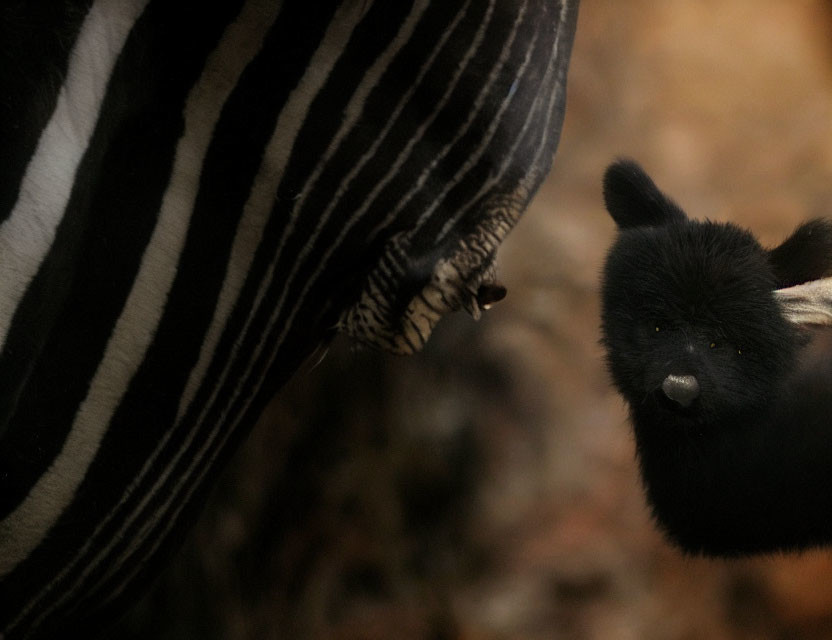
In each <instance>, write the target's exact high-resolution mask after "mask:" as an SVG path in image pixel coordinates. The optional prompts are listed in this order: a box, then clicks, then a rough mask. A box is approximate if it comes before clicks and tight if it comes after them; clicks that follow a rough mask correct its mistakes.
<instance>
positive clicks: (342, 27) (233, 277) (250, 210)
mask: <svg viewBox="0 0 832 640" xmlns="http://www.w3.org/2000/svg"><path fill="white" fill-rule="evenodd" d="M258 3H259V4H264V0H258V1H257V2H253V3H252V4H258ZM265 4H266V5H267V6H269V5H271V6H272V12H273V15H272V16H271V17H270V19H269V20H265V19H263V18H262V17H261V18H260V21H259V24H261V25H263V26H264V28H265V27H270V26H271V24H272V23H273V22H274V19H275V18H276V16H277V13H278V10H279V4H277V5H275V4H274V3H273V2H269V0H265ZM360 17H361V10H360V8H358V7H356V6H355V5H351V4H350V3H346V4H345V5H342V7H341V8H340V9H339V10H338V12H337V13H336V15H335V17H334V18H333V22H332V25H331V26H330V28H329V29H328V30H327V32H326V34H325V36H324V39H323V41H322V43H321V46H320V47H319V49H318V50H317V51H316V53H315V55H314V56H313V58H312V62H311V63H310V71H309V72H308V73H306V74H305V75H304V76H303V78H302V79H301V81H300V82H299V84H298V86H297V88H296V89H295V90H294V91H293V92H292V94H291V95H290V97H289V100H288V102H287V105H286V107H285V108H284V110H283V111H282V112H281V113H280V115H279V117H278V120H277V123H276V126H275V130H274V133H273V135H272V138H271V139H270V141H269V144H268V146H267V148H266V151H265V152H264V155H263V157H264V160H263V163H262V165H261V167H260V169H259V171H258V174H257V176H256V178H255V181H254V184H253V186H252V191H251V194H250V195H249V198H248V200H247V202H246V205H245V208H244V212H243V216H242V218H241V220H240V224H239V226H238V228H237V232H236V235H235V239H234V243H233V247H232V252H231V256H230V258H229V265H228V270H227V272H226V275H225V279H224V282H223V287H222V290H221V293H220V297H219V300H218V304H217V306H216V308H215V312H214V317H213V318H212V322H211V325H210V327H209V330H208V333H207V335H206V339H205V341H204V342H203V346H202V348H201V351H200V358H199V360H198V362H197V365H196V366H195V367H194V369H193V370H192V373H191V376H190V378H189V381H188V385H187V386H186V391H185V394H184V395H183V397H182V399H181V400H180V405H179V412H178V417H177V423H178V422H179V420H181V418H182V416H183V415H184V413H185V410H186V409H187V406H188V404H189V403H190V402H191V401H192V400H193V397H194V395H195V394H196V390H197V388H198V385H199V383H200V382H201V380H202V378H203V377H204V375H205V371H206V370H207V367H208V364H209V361H210V358H211V356H213V352H214V350H215V349H216V344H217V342H218V341H219V338H220V335H221V332H222V329H223V328H224V325H225V323H226V322H227V320H228V316H229V315H230V313H231V310H232V308H233V306H234V303H235V302H236V299H237V297H238V296H239V293H240V290H241V289H242V285H243V282H244V280H245V277H246V275H247V272H248V270H249V268H250V265H251V260H252V259H253V257H254V253H255V251H256V248H257V245H258V244H259V242H260V239H261V237H262V232H263V229H264V227H265V224H266V222H267V221H268V215H269V213H270V211H271V209H272V207H273V205H274V198H275V193H276V191H277V188H278V185H279V183H280V180H281V178H282V176H283V171H284V169H285V165H286V163H287V162H288V158H289V153H290V152H291V148H292V144H293V143H294V140H295V138H296V137H297V134H298V132H299V130H300V127H301V125H302V124H303V116H304V115H305V114H306V112H307V111H308V108H309V105H310V104H311V102H312V100H313V99H314V98H315V96H316V95H317V93H318V91H319V90H320V88H321V87H322V86H323V84H324V82H325V81H326V78H327V77H328V75H329V72H330V71H331V67H332V66H334V64H335V62H336V60H337V58H338V55H337V54H338V53H339V52H341V51H342V50H343V48H344V47H345V45H346V42H347V40H348V39H349V37H350V36H351V35H352V30H353V29H354V26H355V23H356V22H357V21H358V20H359V18H360ZM374 80H377V78H375V79H374ZM370 89H371V86H368V87H367V88H366V91H367V92H369V90H370ZM236 346H239V345H236ZM235 351H236V348H235ZM232 359H233V357H232ZM203 418H204V415H203V416H201V418H200V421H201V420H202V419H203ZM198 424H199V423H198ZM175 429H176V425H174V426H172V427H171V428H170V429H169V430H167V431H166V432H165V434H164V436H163V437H162V439H161V440H160V442H159V444H158V445H157V447H156V449H155V450H154V451H153V453H152V454H151V456H150V458H148V460H147V461H146V463H145V464H144V466H143V468H142V470H141V471H140V472H139V474H138V476H137V477H136V478H135V479H134V480H133V483H132V485H131V491H132V490H134V489H135V486H137V485H138V484H139V483H140V482H141V481H142V480H143V479H144V477H145V476H146V475H147V473H148V472H149V470H150V468H151V466H152V465H153V463H154V462H155V461H156V459H157V458H158V456H159V455H160V454H161V453H162V452H163V451H164V449H165V446H166V444H167V442H168V441H169V439H170V437H171V435H172V433H173V432H174V431H175ZM197 431H198V429H197V428H194V429H193V430H191V432H190V433H189V434H188V436H187V438H186V440H185V442H184V443H183V444H182V446H181V447H180V449H179V450H178V451H177V453H176V455H175V456H174V457H173V458H172V459H171V461H170V462H169V464H168V465H167V467H166V468H165V470H164V471H163V472H162V473H161V474H159V476H158V477H157V478H156V481H155V483H154V485H153V487H152V488H151V489H150V490H149V491H148V492H147V494H145V495H144V496H143V498H142V500H141V502H140V503H139V504H138V505H137V506H136V508H135V509H134V510H133V512H132V513H131V514H130V516H129V517H128V518H127V519H126V520H125V521H124V523H123V524H122V526H121V528H120V530H119V532H118V533H117V534H116V535H115V536H114V537H113V540H112V541H110V542H109V543H108V544H107V545H105V546H104V548H103V549H101V550H100V551H99V553H98V554H97V556H96V557H95V558H94V559H93V560H92V561H91V562H90V563H89V565H88V566H87V567H86V568H85V570H84V572H83V573H82V574H81V575H80V576H79V577H78V579H77V580H76V581H75V583H74V584H73V586H72V587H71V588H70V589H69V590H68V591H67V593H73V592H74V591H75V590H76V589H77V587H78V585H79V584H80V583H81V582H82V581H83V580H84V579H85V578H86V577H87V576H88V575H89V574H90V573H91V572H92V571H93V570H94V569H95V568H97V567H98V565H99V564H100V562H101V561H102V560H104V559H105V558H106V559H108V560H112V559H110V558H107V556H108V554H109V553H110V550H111V548H112V546H113V545H114V544H115V543H116V542H118V541H119V540H120V539H121V537H122V536H123V535H124V532H125V531H126V530H127V528H128V527H130V526H131V525H132V523H133V522H134V521H135V520H136V519H137V518H138V517H139V516H140V515H141V512H142V511H143V509H144V508H145V507H146V506H147V504H148V503H149V502H150V501H151V500H152V499H153V498H154V497H155V496H156V493H157V492H158V491H159V489H160V488H161V487H162V485H163V484H164V483H165V481H167V479H168V477H169V476H170V474H171V472H172V471H173V469H174V468H175V466H176V465H177V464H178V462H179V459H180V458H181V456H182V455H183V454H184V452H185V451H186V450H187V448H188V447H189V446H190V445H191V444H192V442H193V438H194V435H195V434H196V432H197ZM200 457H201V456H198V457H197V461H198V460H199V458H200ZM192 469H193V467H191V470H192ZM186 476H187V474H186ZM181 482H182V481H180V484H179V485H177V489H175V490H174V491H172V492H171V498H172V497H173V496H175V495H176V493H177V491H178V490H179V487H180V486H181ZM127 497H128V496H127V494H125V496H124V499H126V498H127ZM124 499H122V501H121V502H120V503H119V504H118V505H117V506H116V507H115V509H114V510H113V511H112V512H111V513H110V514H109V515H108V516H107V518H106V520H105V521H104V522H103V523H102V524H101V525H100V526H99V527H98V528H97V529H96V531H95V532H94V533H93V536H92V538H91V541H90V542H92V540H93V539H95V538H96V537H97V536H98V534H99V532H100V529H101V528H102V527H103V526H104V524H106V522H108V521H109V520H110V519H111V517H112V516H113V514H114V513H116V512H117V511H118V509H119V508H120V507H121V506H122V504H123V503H124V501H125V500H124ZM169 504H170V502H169V501H168V502H167V503H166V504H165V506H164V507H163V508H161V509H159V510H158V511H157V516H158V517H163V515H164V511H165V510H166V509H167V508H168V507H169ZM156 524H157V520H151V521H150V522H149V525H145V526H144V527H143V528H142V529H141V530H140V531H139V532H138V533H137V535H136V536H135V538H134V540H133V543H134V544H133V545H132V546H131V547H130V548H129V549H128V550H126V551H125V554H124V556H125V557H129V556H130V555H131V554H132V553H134V552H135V550H136V547H138V546H139V545H140V544H141V543H142V542H143V540H144V536H145V535H146V533H147V531H148V530H149V529H151V528H152V527H154V526H155V525H156ZM90 546H91V544H90V543H88V544H87V545H85V547H84V548H83V549H82V550H81V551H80V552H79V553H78V554H76V556H75V557H74V558H73V560H72V563H71V566H74V565H75V564H77V562H78V561H79V560H80V559H81V557H82V556H83V554H84V553H86V552H87V551H88V550H89V548H90ZM119 568H120V565H119V564H117V563H114V564H113V565H112V566H111V568H110V571H109V572H107V573H106V574H105V575H104V576H102V577H101V580H106V579H107V578H108V577H109V576H110V575H111V574H112V573H113V572H114V571H117V570H118V569H119ZM60 577H61V576H59V578H58V579H60ZM64 599H65V598H62V599H61V600H59V601H58V602H57V603H56V605H55V606H57V605H59V604H60V603H61V602H63V600H64ZM32 604H34V603H32ZM30 606H31V605H30ZM45 615H48V612H44V614H42V617H43V616H45Z"/></svg>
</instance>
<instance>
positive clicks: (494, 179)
mask: <svg viewBox="0 0 832 640" xmlns="http://www.w3.org/2000/svg"><path fill="white" fill-rule="evenodd" d="M565 18H566V3H564V5H563V6H562V8H561V15H560V22H559V23H558V25H559V27H562V25H564V24H565V22H564V20H565ZM562 34H563V29H562V28H559V29H558V31H557V34H556V35H555V40H554V43H553V44H552V54H551V57H550V60H551V62H550V65H549V67H548V68H547V69H546V75H545V77H544V78H543V81H542V82H541V83H540V84H541V86H544V87H545V86H546V85H547V83H548V82H549V81H550V80H551V75H552V73H553V72H554V71H555V70H556V69H557V68H558V66H559V63H558V58H557V52H558V46H559V43H560V37H561V35H562ZM536 43H537V33H535V35H534V38H533V39H532V41H531V42H530V43H529V47H528V49H527V51H526V58H525V60H524V61H523V64H522V65H521V67H520V71H519V72H518V78H521V77H523V76H524V75H525V70H526V67H527V66H528V64H529V61H530V58H531V53H532V50H533V49H534V47H535V44H536ZM553 84H554V86H553V87H552V90H551V92H550V94H549V104H548V106H547V108H546V111H545V113H546V117H545V120H544V124H543V126H542V127H540V130H541V131H543V132H544V137H543V138H542V139H541V141H540V146H539V147H538V148H537V152H536V154H535V157H534V160H533V161H532V162H531V163H530V164H529V172H532V171H539V168H538V164H539V162H540V161H541V156H542V154H543V152H544V151H545V150H546V147H547V143H548V138H549V136H550V135H551V134H552V133H553V132H552V131H551V130H550V123H551V120H552V116H553V115H554V114H553V110H554V104H555V101H556V100H557V98H558V96H559V95H560V93H561V91H562V88H561V84H560V79H559V78H555V79H554V80H553ZM513 96H514V92H510V93H509V95H508V96H507V97H506V99H505V100H504V101H503V103H502V105H501V106H500V109H499V111H498V114H497V117H496V118H495V120H494V123H492V124H493V125H494V126H493V127H492V128H490V130H489V135H488V137H487V142H484V143H483V144H482V145H481V146H480V147H479V149H478V151H477V153H476V154H475V155H477V156H479V155H481V153H482V152H483V151H484V149H485V147H486V145H487V144H488V143H490V141H491V138H492V137H493V135H494V133H495V132H496V124H497V123H498V122H499V120H500V118H501V117H502V114H503V113H504V112H505V110H506V109H507V108H508V106H509V103H510V102H511V99H512V97H513ZM543 99H544V96H543V95H541V94H538V95H537V96H536V97H535V101H534V104H533V105H532V108H531V109H529V112H528V114H527V116H526V119H525V121H524V122H523V126H522V128H521V129H520V131H519V132H518V134H517V135H516V136H515V138H514V142H513V143H512V145H511V147H510V149H509V150H508V152H507V153H506V154H505V155H504V157H503V161H502V164H501V165H500V169H499V171H497V172H495V174H494V175H492V176H491V177H490V178H489V179H488V180H487V181H486V182H485V184H483V185H482V187H480V189H479V190H478V191H477V193H476V195H475V196H474V197H473V198H472V199H471V200H469V202H468V203H467V204H466V205H465V206H463V207H460V208H459V210H458V211H457V212H456V213H455V214H454V215H453V216H451V218H449V219H448V220H447V221H446V222H445V224H444V225H443V227H442V229H441V230H440V232H439V235H438V236H437V242H439V241H441V240H442V239H443V238H444V237H445V235H446V234H447V233H449V232H450V231H451V229H453V227H454V226H455V225H456V224H457V222H459V220H460V219H461V218H462V217H463V216H464V215H465V214H466V213H467V212H468V211H469V210H470V209H471V207H472V206H474V205H475V204H476V203H477V202H479V200H480V199H481V198H482V197H483V196H484V195H485V194H486V193H487V192H488V191H489V190H490V189H492V188H493V187H494V186H495V185H497V183H499V182H500V181H501V180H502V179H503V176H504V175H505V173H506V171H507V170H508V169H509V167H510V165H511V162H512V160H514V155H515V153H516V152H517V149H518V147H519V146H520V142H521V141H522V140H523V138H525V137H526V133H527V132H528V130H529V126H530V125H531V124H532V122H533V121H534V120H535V118H536V116H537V112H538V109H539V107H540V102H541V101H542V100H543ZM530 177H531V173H529V174H528V175H527V176H526V179H528V178H530ZM457 181H458V180H457ZM443 197H444V196H443ZM418 227H419V225H417V227H416V228H418Z"/></svg>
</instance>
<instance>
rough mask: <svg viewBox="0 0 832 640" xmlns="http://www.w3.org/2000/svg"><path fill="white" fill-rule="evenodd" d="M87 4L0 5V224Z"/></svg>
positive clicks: (26, 0)
mask: <svg viewBox="0 0 832 640" xmlns="http://www.w3.org/2000/svg"><path fill="white" fill-rule="evenodd" d="M91 3H92V0H76V1H75V2H56V1H55V0H11V1H8V0H7V1H5V2H3V3H2V4H0V149H2V152H0V222H2V221H3V220H5V219H6V218H7V217H8V216H9V213H10V212H11V210H12V207H13V206H14V203H15V201H16V200H17V197H18V193H19V190H20V182H21V180H22V179H23V174H24V172H25V170H26V166H27V165H28V162H29V159H30V158H31V157H32V154H33V153H34V152H35V147H36V146H37V142H38V139H39V138H40V134H41V131H42V130H43V128H44V127H45V126H46V123H47V122H48V121H49V118H50V117H51V115H52V112H53V111H54V109H55V103H56V102H57V100H58V92H59V91H60V89H61V84H62V82H63V80H64V77H65V76H66V70H67V64H68V60H69V52H70V50H71V49H72V46H73V44H74V42H75V39H76V38H77V36H78V32H79V30H80V27H81V23H82V22H83V20H84V16H85V14H86V13H87V10H88V9H89V6H90V4H91Z"/></svg>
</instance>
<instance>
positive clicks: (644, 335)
mask: <svg viewBox="0 0 832 640" xmlns="http://www.w3.org/2000/svg"><path fill="white" fill-rule="evenodd" d="M604 196H605V200H606V204H607V208H608V210H609V212H610V214H611V215H612V217H613V218H614V220H615V221H616V223H617V224H618V227H619V230H620V233H619V237H618V239H617V241H616V242H615V244H614V245H613V247H612V248H611V249H610V252H609V254H608V257H607V261H606V264H605V267H604V273H603V283H602V313H601V315H602V333H603V339H602V342H603V344H604V346H605V347H606V350H607V363H608V366H609V370H610V373H611V375H612V379H613V382H614V383H615V385H616V387H617V388H618V390H619V391H620V392H621V394H622V396H623V397H624V398H625V400H626V401H627V403H628V404H629V407H630V414H631V418H632V421H633V426H634V429H635V435H636V445H637V453H638V457H639V463H640V467H641V472H642V477H643V480H644V484H645V488H646V492H647V496H648V499H649V500H650V502H651V505H652V507H653V511H654V514H655V516H656V518H657V520H658V522H659V523H660V525H661V526H662V527H663V528H664V529H665V531H666V532H667V533H668V534H669V536H670V537H671V539H673V540H674V541H675V542H677V543H678V544H680V545H681V546H682V547H683V548H685V549H686V550H688V551H695V552H699V551H704V552H706V553H712V554H723V555H733V554H737V553H749V552H755V551H762V550H771V549H788V548H794V547H804V546H808V545H812V544H817V543H819V542H825V541H832V509H830V507H832V432H830V433H829V435H827V431H828V429H827V424H828V416H829V415H830V412H831V411H832V398H830V397H828V396H832V393H827V392H826V388H827V387H826V385H824V384H823V383H820V384H819V383H818V381H819V379H821V378H819V377H818V375H814V376H811V375H810V376H807V375H805V372H798V371H797V368H798V367H797V363H798V360H799V357H800V354H801V350H802V349H803V347H804V345H806V344H807V341H808V339H807V337H806V334H805V333H804V332H803V331H802V330H800V329H799V328H797V327H796V326H795V325H794V324H792V323H790V322H789V321H787V319H786V317H785V316H784V314H783V313H782V311H781V308H780V306H779V305H778V302H777V301H776V299H775V294H774V292H775V290H777V289H779V288H781V287H786V286H791V285H794V284H797V283H800V282H803V281H805V280H813V279H817V278H821V277H824V276H827V275H829V273H830V271H832V225H830V224H829V223H827V222H824V221H813V222H809V223H806V224H805V225H803V226H801V227H800V228H799V229H798V230H797V231H796V232H795V233H794V234H793V235H792V236H791V237H790V238H789V239H788V240H786V241H785V242H784V243H783V244H781V245H780V246H779V247H776V248H774V249H770V250H767V249H764V248H763V247H762V246H761V245H760V244H759V242H757V240H756V239H755V238H754V237H753V236H752V235H751V234H750V233H749V232H747V231H744V230H742V229H740V228H739V227H737V226H736V225H733V224H721V223H715V222H700V221H696V220H691V219H689V218H688V217H687V216H686V215H685V213H684V212H683V211H682V210H681V209H680V208H679V207H678V206H677V205H676V204H675V203H673V202H672V201H671V200H669V199H668V198H667V197H666V196H664V194H662V193H661V192H660V191H659V190H658V189H657V188H656V186H655V185H654V184H653V182H652V180H650V178H649V177H648V176H647V175H646V174H645V173H644V171H643V170H642V169H641V168H640V167H639V166H638V165H636V164H634V163H632V162H619V163H616V164H614V165H612V166H611V167H610V168H609V169H608V170H607V174H606V176H605V180H604ZM827 368H828V367H827ZM828 373H830V372H827V374H828ZM827 470H829V471H827Z"/></svg>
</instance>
